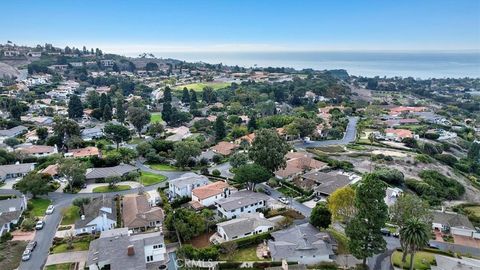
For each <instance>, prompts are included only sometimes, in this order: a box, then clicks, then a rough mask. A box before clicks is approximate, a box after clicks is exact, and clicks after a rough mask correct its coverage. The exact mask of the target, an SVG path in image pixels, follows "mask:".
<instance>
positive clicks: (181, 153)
mask: <svg viewBox="0 0 480 270" xmlns="http://www.w3.org/2000/svg"><path fill="white" fill-rule="evenodd" d="M174 153H175V160H176V161H177V164H178V165H179V166H180V167H186V166H187V165H188V162H189V161H190V159H191V158H194V157H197V156H199V155H200V154H201V153H202V149H201V148H200V143H198V142H197V141H180V142H177V143H175V145H174Z"/></svg>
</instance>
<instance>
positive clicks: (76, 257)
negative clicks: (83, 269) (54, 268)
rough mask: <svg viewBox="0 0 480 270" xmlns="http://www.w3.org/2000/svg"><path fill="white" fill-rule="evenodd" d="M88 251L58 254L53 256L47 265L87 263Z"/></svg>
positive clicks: (49, 258)
mask: <svg viewBox="0 0 480 270" xmlns="http://www.w3.org/2000/svg"><path fill="white" fill-rule="evenodd" d="M87 255H88V251H73V252H64V253H58V254H51V255H49V256H48V258H47V262H46V263H45V265H52V264H60V263H68V262H85V261H87Z"/></svg>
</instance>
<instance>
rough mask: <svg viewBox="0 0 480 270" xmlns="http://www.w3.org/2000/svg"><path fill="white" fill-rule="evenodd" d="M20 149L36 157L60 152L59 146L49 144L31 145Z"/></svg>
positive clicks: (19, 149)
mask: <svg viewBox="0 0 480 270" xmlns="http://www.w3.org/2000/svg"><path fill="white" fill-rule="evenodd" d="M18 151H19V152H21V153H23V154H27V155H30V156H35V157H47V156H50V155H53V154H57V153H58V148H57V146H56V145H55V146H48V145H29V146H22V147H20V148H18Z"/></svg>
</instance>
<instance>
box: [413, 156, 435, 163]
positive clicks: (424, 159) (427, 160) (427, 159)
mask: <svg viewBox="0 0 480 270" xmlns="http://www.w3.org/2000/svg"><path fill="white" fill-rule="evenodd" d="M415 160H416V161H418V162H422V163H432V161H433V160H432V158H431V157H429V156H427V155H425V154H418V155H417V156H415Z"/></svg>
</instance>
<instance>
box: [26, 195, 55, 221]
mask: <svg viewBox="0 0 480 270" xmlns="http://www.w3.org/2000/svg"><path fill="white" fill-rule="evenodd" d="M30 202H31V203H32V204H33V209H32V214H33V215H34V216H37V217H38V216H44V215H45V211H46V210H47V207H48V206H49V205H50V204H51V203H52V201H51V200H49V199H42V198H36V199H31V200H30Z"/></svg>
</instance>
